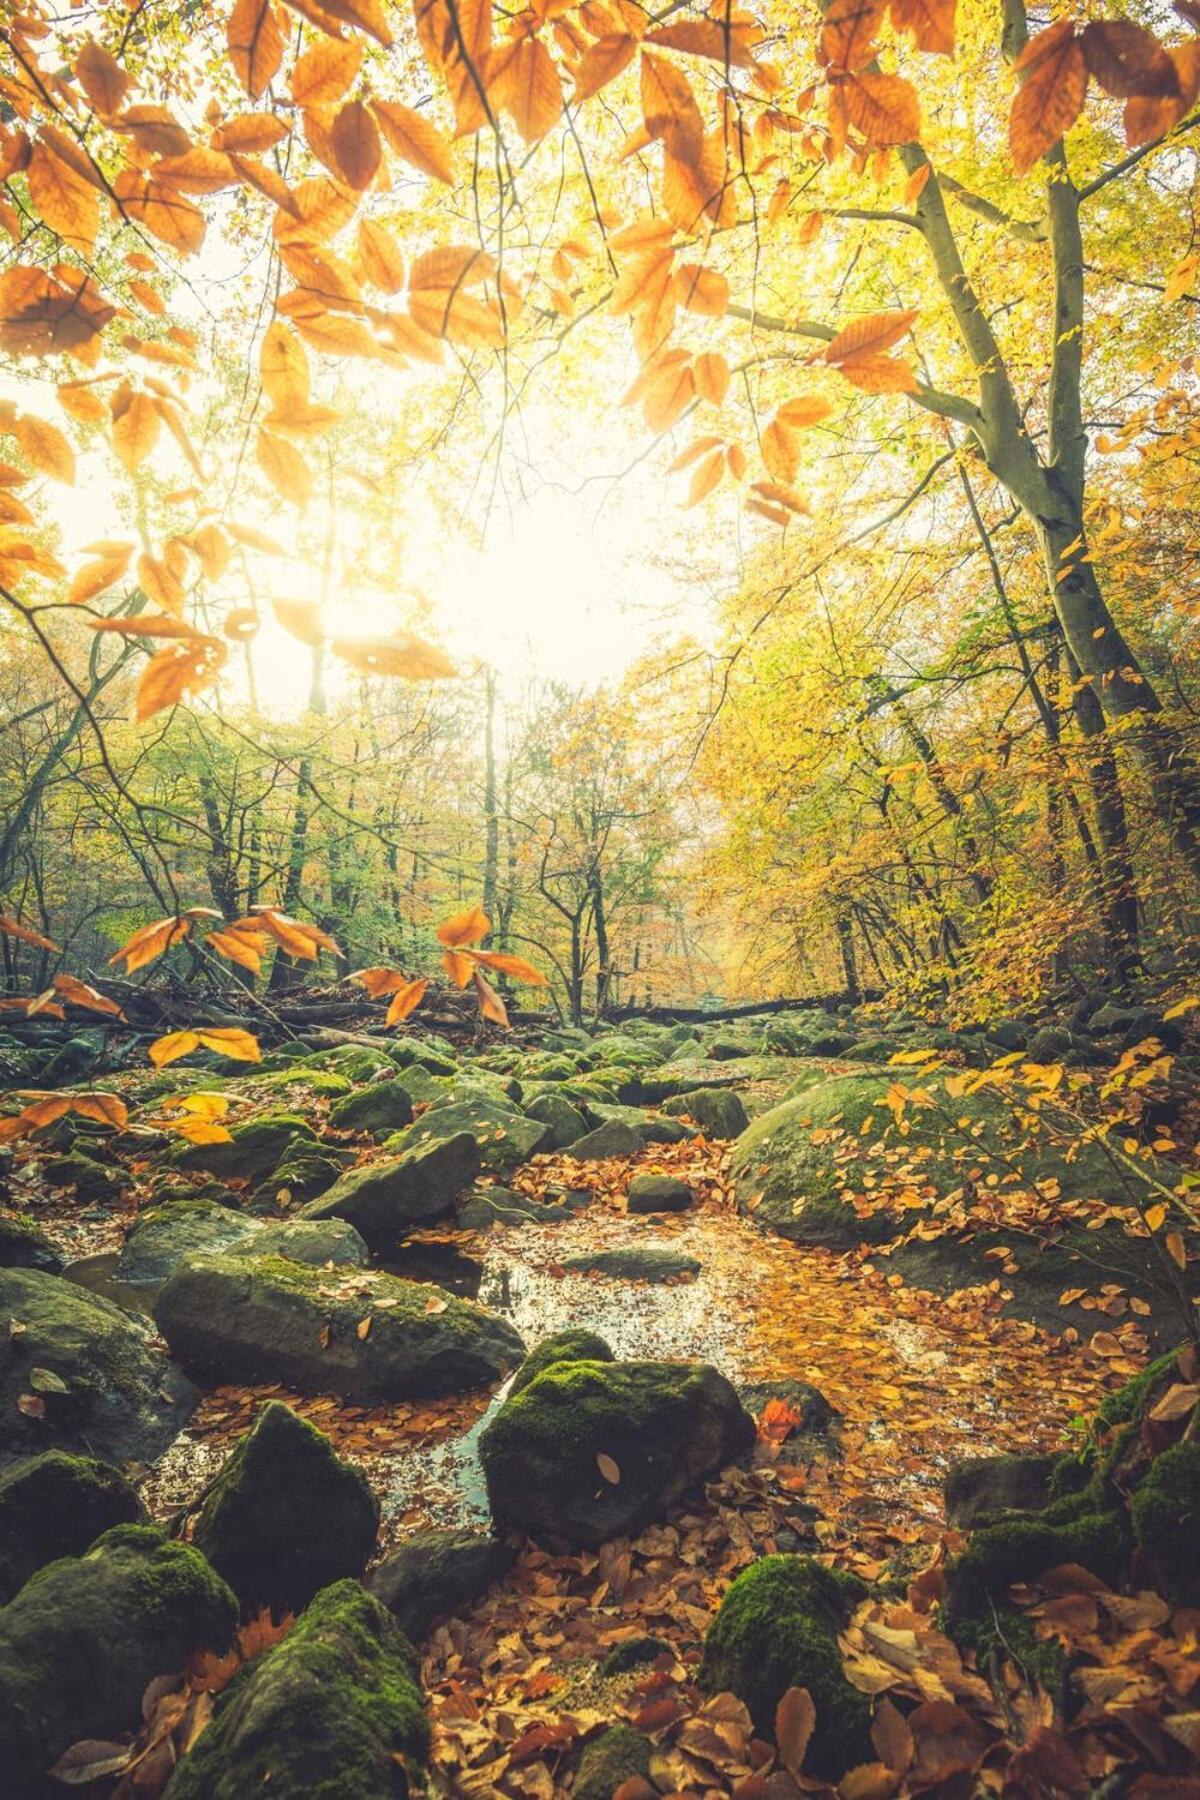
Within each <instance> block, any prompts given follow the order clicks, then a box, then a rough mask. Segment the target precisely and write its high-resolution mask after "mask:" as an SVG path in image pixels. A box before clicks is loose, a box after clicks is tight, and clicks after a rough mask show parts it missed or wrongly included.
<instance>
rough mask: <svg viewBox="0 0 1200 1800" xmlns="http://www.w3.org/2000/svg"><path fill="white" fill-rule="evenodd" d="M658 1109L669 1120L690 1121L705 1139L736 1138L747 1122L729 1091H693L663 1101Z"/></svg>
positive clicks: (741, 1106)
mask: <svg viewBox="0 0 1200 1800" xmlns="http://www.w3.org/2000/svg"><path fill="white" fill-rule="evenodd" d="M662 1110H663V1111H664V1112H665V1113H666V1114H668V1116H669V1117H672V1118H685V1119H691V1120H692V1122H693V1124H696V1125H698V1126H699V1127H700V1129H701V1131H702V1132H703V1133H704V1135H705V1137H709V1138H735V1137H740V1136H741V1134H742V1132H743V1131H745V1129H746V1127H747V1126H748V1125H749V1123H750V1121H749V1119H748V1118H747V1117H746V1109H745V1107H744V1106H743V1105H742V1102H741V1100H740V1099H739V1097H738V1095H737V1094H735V1093H734V1092H733V1090H732V1089H731V1088H719V1087H700V1088H693V1089H692V1091H691V1093H690V1094H675V1095H672V1096H671V1098H670V1099H667V1100H664V1101H663V1103H662Z"/></svg>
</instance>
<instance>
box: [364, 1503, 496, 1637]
mask: <svg viewBox="0 0 1200 1800" xmlns="http://www.w3.org/2000/svg"><path fill="white" fill-rule="evenodd" d="M515 1555H516V1552H515V1551H514V1550H513V1548H512V1546H511V1545H509V1544H506V1543H504V1541H503V1540H502V1539H501V1538H494V1537H486V1536H484V1535H483V1533H481V1532H475V1531H418V1532H417V1533H416V1534H415V1535H414V1536H413V1537H410V1538H409V1539H407V1541H406V1542H405V1543H403V1544H401V1546H400V1548H399V1549H398V1550H396V1551H394V1552H393V1554H392V1555H391V1556H389V1557H386V1558H385V1559H384V1561H383V1562H381V1563H379V1564H378V1565H377V1566H376V1567H375V1568H374V1569H372V1570H371V1573H370V1574H369V1575H368V1576H367V1587H368V1589H369V1591H370V1592H371V1593H372V1594H374V1595H375V1597H376V1599H377V1600H382V1602H383V1604H384V1605H385V1606H386V1607H387V1609H388V1611H389V1612H390V1613H391V1615H392V1617H393V1618H394V1619H395V1621H396V1623H397V1625H399V1627H400V1629H401V1631H402V1632H403V1633H404V1635H405V1636H406V1637H410V1638H412V1640H413V1642H414V1643H419V1642H420V1641H421V1639H422V1638H424V1637H426V1636H427V1635H428V1633H429V1628H430V1626H431V1625H432V1624H433V1622H434V1620H435V1619H438V1618H450V1617H452V1616H453V1615H454V1614H455V1613H457V1612H459V1611H460V1610H461V1608H462V1607H464V1606H469V1605H470V1603H471V1601H472V1600H477V1599H478V1598H479V1596H480V1594H482V1593H485V1592H486V1590H487V1589H488V1588H490V1587H491V1585H492V1583H493V1582H494V1581H500V1580H502V1579H503V1577H504V1576H505V1575H507V1573H508V1571H509V1569H510V1568H511V1567H512V1563H513V1558H514V1557H515Z"/></svg>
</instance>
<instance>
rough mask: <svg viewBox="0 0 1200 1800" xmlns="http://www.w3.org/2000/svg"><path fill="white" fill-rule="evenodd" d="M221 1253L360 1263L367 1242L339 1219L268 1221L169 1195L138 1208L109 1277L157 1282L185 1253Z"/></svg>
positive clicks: (132, 1284)
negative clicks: (163, 1201)
mask: <svg viewBox="0 0 1200 1800" xmlns="http://www.w3.org/2000/svg"><path fill="white" fill-rule="evenodd" d="M226 1252H229V1253H230V1254H233V1253H235V1252H236V1253H237V1254H238V1255H242V1254H245V1253H248V1254H250V1255H257V1256H287V1257H291V1258H292V1259H293V1260H294V1261H296V1262H307V1263H312V1264H313V1265H314V1267H317V1268H319V1267H320V1266H321V1265H322V1264H323V1263H327V1262H332V1263H334V1264H337V1265H339V1266H344V1267H347V1268H362V1267H363V1266H364V1265H365V1263H366V1261H367V1246H366V1244H365V1243H364V1242H363V1240H362V1238H361V1237H360V1236H359V1234H358V1232H357V1231H355V1229H354V1227H353V1226H352V1225H348V1224H347V1223H346V1222H345V1221H344V1220H342V1219H328V1220H322V1219H291V1220H281V1221H280V1222H279V1223H277V1224H268V1223H267V1222H266V1221H265V1220H262V1219H259V1218H256V1217H255V1216H254V1215H253V1214H251V1213H238V1212H234V1211H233V1210H232V1209H231V1208H230V1207H228V1206H221V1205H218V1204H217V1203H216V1202H215V1201H211V1200H173V1201H170V1202H168V1203H167V1204H166V1205H165V1206H153V1207H150V1208H148V1209H147V1210H146V1211H145V1212H143V1213H139V1214H138V1216H137V1218H136V1219H135V1220H134V1222H133V1224H132V1225H131V1226H130V1228H129V1235H128V1236H127V1237H126V1239H125V1242H124V1245H123V1246H122V1248H121V1254H120V1255H119V1256H118V1258H117V1261H116V1264H115V1265H114V1268H113V1277H114V1279H115V1280H117V1281H119V1282H123V1283H124V1284H125V1285H126V1286H129V1287H147V1288H153V1287H161V1285H162V1283H163V1282H164V1281H165V1280H166V1279H167V1277H168V1275H170V1274H171V1272H172V1271H173V1270H174V1269H175V1268H177V1267H178V1265H179V1264H180V1263H181V1262H182V1261H183V1259H184V1257H185V1256H193V1255H205V1256H219V1255H222V1254H224V1253H226Z"/></svg>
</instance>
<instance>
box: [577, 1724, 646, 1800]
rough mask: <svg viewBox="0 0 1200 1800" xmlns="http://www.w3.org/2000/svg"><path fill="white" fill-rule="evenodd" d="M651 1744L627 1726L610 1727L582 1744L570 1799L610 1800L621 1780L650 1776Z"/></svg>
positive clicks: (643, 1778) (639, 1733)
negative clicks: (587, 1742)
mask: <svg viewBox="0 0 1200 1800" xmlns="http://www.w3.org/2000/svg"><path fill="white" fill-rule="evenodd" d="M652 1751H653V1745H652V1744H651V1742H650V1739H649V1738H648V1737H643V1735H642V1733H641V1732H640V1731H635V1730H634V1729H633V1727H632V1726H631V1725H610V1726H609V1727H608V1729H607V1730H606V1731H602V1732H601V1733H600V1736H599V1737H595V1738H593V1739H592V1741H591V1743H590V1744H587V1745H585V1747H584V1751H583V1755H582V1756H581V1757H580V1758H579V1768H578V1770H577V1772H576V1775H575V1782H574V1786H573V1787H572V1789H571V1800H612V1797H613V1795H614V1794H615V1793H616V1791H617V1789H618V1788H619V1787H620V1786H621V1783H622V1782H624V1781H632V1780H633V1778H634V1776H636V1775H640V1776H641V1778H642V1780H643V1781H644V1780H645V1779H646V1777H647V1776H648V1775H649V1773H650V1757H651V1754H652Z"/></svg>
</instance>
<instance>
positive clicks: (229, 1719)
mask: <svg viewBox="0 0 1200 1800" xmlns="http://www.w3.org/2000/svg"><path fill="white" fill-rule="evenodd" d="M428 1749H429V1728H428V1725H427V1722H426V1718H425V1707H424V1702H423V1700H422V1697H421V1690H420V1688H419V1686H418V1685H417V1661H416V1656H415V1654H414V1652H413V1649H412V1646H411V1644H410V1643H409V1642H408V1640H407V1639H406V1638H405V1637H404V1635H403V1633H402V1632H401V1631H400V1629H399V1627H398V1626H397V1625H396V1624H395V1623H394V1622H393V1620H392V1618H391V1616H390V1614H389V1613H388V1611H387V1609H386V1608H385V1607H383V1606H381V1605H380V1603H379V1601H378V1600H376V1599H375V1598H374V1597H373V1596H372V1595H370V1594H368V1593H366V1592H365V1591H364V1590H363V1589H362V1588H361V1587H360V1586H359V1585H358V1583H357V1582H353V1581H339V1582H337V1583H336V1584H335V1585H334V1586H333V1587H328V1588H326V1589H325V1591H324V1592H323V1593H321V1594H318V1596H317V1598H316V1599H315V1600H314V1601H313V1603H312V1605H311V1606H310V1607H309V1609H308V1611H307V1612H306V1613H305V1614H304V1616H303V1617H302V1618H301V1619H300V1620H298V1621H297V1623H296V1624H295V1625H294V1626H293V1627H292V1629H291V1631H290V1632H289V1633H288V1634H287V1636H286V1637H285V1638H283V1639H282V1640H281V1641H280V1642H279V1643H278V1644H276V1645H274V1646H273V1647H272V1648H271V1649H270V1650H267V1651H265V1652H264V1653H263V1654H262V1655H261V1656H258V1657H256V1658H255V1659H254V1661H253V1662H252V1663H250V1664H249V1665H248V1667H247V1668H246V1669H244V1670H243V1671H242V1672H241V1674H239V1675H238V1676H237V1677H236V1678H235V1679H234V1680H233V1681H232V1682H230V1684H229V1686H228V1687H227V1688H226V1689H225V1691H224V1693H222V1694H221V1695H219V1696H218V1699H217V1703H216V1707H215V1709H214V1714H213V1720H212V1723H211V1724H210V1725H209V1726H208V1728H207V1730H206V1731H204V1732H203V1733H202V1734H201V1736H200V1737H199V1739H198V1740H197V1742H196V1745H195V1747H194V1749H193V1750H192V1751H191V1754H190V1755H188V1756H185V1757H184V1759H183V1761H182V1762H181V1763H180V1764H179V1765H178V1767H177V1768H176V1770H175V1772H174V1774H173V1775H172V1777H171V1779H170V1781H169V1782H168V1784H167V1789H166V1795H167V1800H247V1797H248V1796H249V1795H252V1794H254V1795H256V1794H265V1793H270V1794H272V1795H277V1796H278V1797H279V1800H293V1797H295V1800H300V1796H303V1800H402V1797H403V1796H405V1795H407V1794H408V1793H410V1792H411V1791H413V1788H415V1787H417V1786H419V1780H418V1777H419V1771H420V1770H421V1768H422V1766H423V1764H424V1762H425V1759H426V1756H427V1755H428ZM406 1769H407V1770H409V1771H411V1772H412V1775H413V1778H414V1779H413V1782H412V1783H411V1784H410V1782H409V1779H408V1776H407V1774H406Z"/></svg>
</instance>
